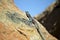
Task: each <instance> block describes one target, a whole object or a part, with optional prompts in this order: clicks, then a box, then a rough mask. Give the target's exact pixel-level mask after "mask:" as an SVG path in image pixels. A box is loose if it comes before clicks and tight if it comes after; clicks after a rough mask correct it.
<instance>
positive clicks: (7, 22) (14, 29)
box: [0, 0, 57, 40]
mask: <svg viewBox="0 0 60 40" xmlns="http://www.w3.org/2000/svg"><path fill="white" fill-rule="evenodd" d="M33 21H35V22H36V23H37V24H35V23H33V22H32V21H30V20H29V17H27V15H26V13H25V12H22V11H21V10H19V9H18V8H17V7H16V6H15V4H14V3H13V0H0V40H57V39H56V38H55V37H54V36H52V35H51V34H49V33H48V32H47V30H46V29H45V28H44V26H43V25H42V24H40V23H39V22H38V21H37V20H35V19H33ZM36 27H38V28H36Z"/></svg>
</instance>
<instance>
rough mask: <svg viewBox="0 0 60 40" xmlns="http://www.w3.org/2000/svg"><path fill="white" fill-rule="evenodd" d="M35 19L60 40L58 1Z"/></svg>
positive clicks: (59, 7)
mask: <svg viewBox="0 0 60 40" xmlns="http://www.w3.org/2000/svg"><path fill="white" fill-rule="evenodd" d="M35 18H36V19H37V20H38V21H39V22H40V23H41V24H42V25H44V27H45V28H46V29H47V30H48V32H49V33H51V34H52V35H53V36H55V37H57V38H58V39H59V40H60V31H59V30H60V0H57V1H56V2H54V3H53V4H52V5H50V6H49V7H48V8H47V9H46V10H45V11H44V12H43V13H42V14H40V15H37V16H35Z"/></svg>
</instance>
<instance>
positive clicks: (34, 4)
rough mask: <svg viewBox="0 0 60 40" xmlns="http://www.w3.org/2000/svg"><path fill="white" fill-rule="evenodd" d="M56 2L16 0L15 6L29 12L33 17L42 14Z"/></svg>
mask: <svg viewBox="0 0 60 40" xmlns="http://www.w3.org/2000/svg"><path fill="white" fill-rule="evenodd" d="M54 1H55V0H14V2H15V5H16V6H17V7H18V8H19V9H21V10H22V11H29V13H30V14H31V16H35V15H37V14H39V13H42V12H43V11H44V10H45V9H46V8H47V7H48V6H49V5H50V4H52V3H53V2H54Z"/></svg>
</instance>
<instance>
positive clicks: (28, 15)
mask: <svg viewBox="0 0 60 40" xmlns="http://www.w3.org/2000/svg"><path fill="white" fill-rule="evenodd" d="M25 13H26V16H27V17H28V18H29V20H30V21H31V22H32V23H33V24H34V25H35V28H36V29H37V31H38V33H39V35H40V36H41V38H42V40H45V38H44V37H43V34H42V32H41V31H40V29H39V26H38V24H37V22H36V21H35V19H34V18H32V17H31V15H30V14H29V12H28V11H26V12H25Z"/></svg>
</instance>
